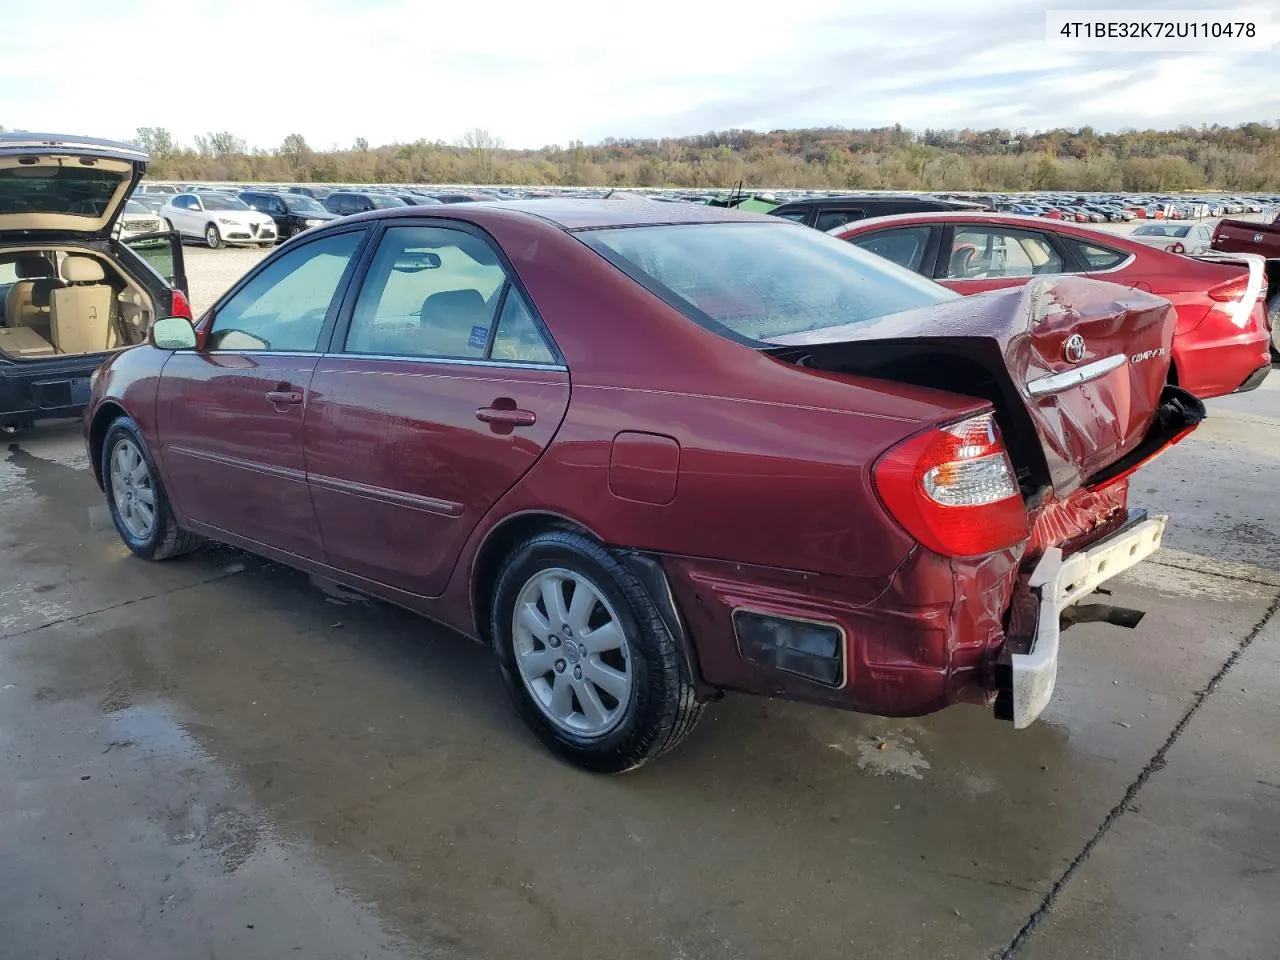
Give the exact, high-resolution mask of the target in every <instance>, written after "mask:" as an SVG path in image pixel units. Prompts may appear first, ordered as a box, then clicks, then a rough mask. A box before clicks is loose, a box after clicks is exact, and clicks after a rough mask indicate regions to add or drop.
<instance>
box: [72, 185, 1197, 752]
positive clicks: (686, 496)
mask: <svg viewBox="0 0 1280 960" xmlns="http://www.w3.org/2000/svg"><path fill="white" fill-rule="evenodd" d="M1172 337H1173V315H1172V311H1171V309H1170V308H1169V306H1168V304H1167V303H1165V302H1164V301H1162V300H1158V299H1156V298H1154V297H1151V296H1148V295H1147V294H1144V293H1142V292H1139V291H1134V290H1131V289H1127V288H1124V287H1116V286H1111V285H1107V284H1101V283H1095V282H1093V281H1088V280H1079V279H1070V278H1067V279H1064V280H1062V281H1059V282H1057V283H1043V284H1039V285H1033V286H1031V287H1027V288H1025V289H1017V290H1011V291H1008V292H1007V293H1003V294H996V295H993V296H992V297H989V298H985V299H984V301H983V302H982V304H981V305H980V306H977V307H975V302H974V301H966V300H964V299H962V298H959V297H957V296H956V295H955V294H953V293H951V292H949V291H947V290H945V289H944V288H942V287H940V286H938V285H937V284H934V283H932V282H931V281H928V280H924V279H922V278H920V277H917V276H915V275H913V274H911V273H910V272H908V271H906V270H902V269H901V268H899V267H897V266H895V265H893V264H891V263H888V262H887V261H885V260H882V259H881V258H879V257H875V256H872V255H871V254H868V253H865V252H863V251H861V250H858V249H857V248H856V247H853V246H851V245H849V244H845V243H841V242H839V241H837V240H834V239H832V238H831V237H827V236H825V235H823V234H821V233H818V232H816V231H813V230H810V229H808V228H806V227H802V226H799V225H796V224H792V223H789V222H787V221H784V220H779V219H778V218H776V217H767V216H751V215H745V214H740V213H737V212H735V211H731V210H725V209H717V208H713V207H700V206H693V205H689V206H683V205H678V204H658V203H653V202H644V201H630V202H620V201H616V200H601V201H590V200H551V199H548V200H528V201H520V202H506V203H492V204H483V203H481V204H458V205H449V206H447V207H434V208H431V209H430V210H425V209H422V208H401V209H396V210H381V211H375V212H373V213H371V214H367V215H361V216H356V217H348V218H345V219H342V220H340V221H335V222H334V223H332V224H329V225H326V226H324V227H320V228H317V229H315V230H311V231H307V232H306V233H304V234H301V235H300V236H298V237H296V238H294V239H293V240H290V241H289V242H288V243H286V244H284V245H283V246H282V247H280V248H279V249H278V250H277V251H276V252H275V253H274V254H273V255H272V256H270V257H268V258H267V259H266V260H264V261H263V262H262V263H261V264H260V265H259V266H258V267H257V268H256V269H255V270H254V271H253V272H251V273H250V274H249V275H248V276H246V277H245V278H244V279H243V280H241V281H240V283H239V284H237V285H236V286H235V287H234V288H232V289H231V290H230V291H229V292H228V293H227V294H225V295H224V296H223V297H222V299H220V300H219V301H218V302H217V303H216V304H215V305H214V307H213V308H212V309H211V310H210V311H209V312H208V313H207V314H205V316H204V317H202V318H201V319H200V320H199V321H198V322H197V323H196V324H195V325H194V328H193V326H192V324H191V323H190V322H189V321H187V320H183V319H180V318H173V319H167V320H162V321H160V322H159V323H157V324H156V325H155V326H154V328H153V333H152V335H151V343H150V344H149V345H146V346H141V347H138V348H136V349H133V350H129V351H126V352H123V353H121V354H119V355H117V356H115V357H113V358H112V359H111V360H110V361H109V362H108V363H107V364H105V365H104V366H103V367H102V368H101V370H100V371H99V373H98V374H97V375H96V378H95V383H94V387H93V397H92V403H91V406H90V409H89V411H88V412H87V413H86V418H85V426H86V436H87V441H88V445H89V451H90V455H91V457H92V462H93V464H94V466H95V469H96V470H97V473H98V478H99V481H100V483H101V484H102V486H103V489H104V491H105V493H106V495H107V500H108V503H109V505H110V509H111V512H112V515H113V517H114V518H115V523H116V526H117V529H118V530H119V533H120V536H121V537H122V538H123V539H124V542H125V543H126V544H128V546H129V548H130V549H131V550H132V551H133V552H134V553H136V554H137V555H139V556H141V557H144V558H148V559H153V560H161V559H166V558H169V557H175V556H178V555H179V554H182V553H185V552H188V551H191V550H193V549H195V548H196V547H197V546H198V545H199V544H200V542H201V540H202V538H206V537H207V538H213V539H216V540H219V541H224V542H226V543H230V544H234V545H236V546H239V547H242V548H244V549H246V550H250V551H254V552H256V553H260V554H263V555H265V556H267V557H271V558H274V559H276V560H279V561H282V562H284V563H288V564H292V565H294V566H296V567H300V568H302V569H304V570H308V571H312V572H314V573H317V574H320V575H322V576H325V577H329V578H332V579H334V580H337V581H340V582H342V583H344V584H348V585H350V586H351V587H353V588H356V589H358V590H362V591H365V592H367V593H369V594H373V595H376V596H378V597H382V598H384V599H386V600H389V601H391V602H393V603H397V604H400V605H403V606H405V607H408V608H411V609H413V610H416V611H419V612H421V613H423V614H426V615H427V616H430V617H432V618H434V619H436V620H439V621H441V622H443V623H445V624H448V625H449V626H452V627H454V628H456V629H457V630H459V631H462V632H463V633H465V634H467V635H469V636H471V637H474V638H477V639H481V640H483V641H484V642H486V643H491V644H493V646H494V647H495V649H496V651H497V654H498V657H499V659H500V662H501V664H502V671H503V674H504V676H505V678H506V682H507V685H508V687H509V689H510V692H511V695H512V697H513V698H514V700H515V703H516V705H517V707H518V709H519V711H520V712H521V714H522V715H523V716H524V718H525V719H526V720H527V721H528V722H529V724H530V725H531V726H532V728H533V729H534V730H535V731H536V732H537V734H538V735H539V736H540V737H541V738H542V739H543V740H544V741H545V742H546V743H547V744H549V745H550V746H551V747H552V748H553V749H554V750H556V751H557V752H558V753H560V754H561V755H562V756H565V757H567V758H569V759H571V760H572V761H574V762H575V763H578V764H581V765H582V766H584V767H587V768H589V769H593V770H600V771H620V770H625V769H629V768H631V767H634V766H636V765H638V764H640V763H643V762H644V761H646V760H648V759H651V758H652V757H654V756H657V755H658V754H659V753H661V752H662V751H663V750H665V749H667V748H669V747H671V746H672V745H674V744H675V743H677V742H678V741H679V740H680V739H681V738H683V737H684V736H685V734H687V733H688V732H689V730H690V729H691V728H692V726H693V724H694V722H695V720H696V719H697V718H698V716H699V713H700V712H701V710H702V707H703V705H704V704H705V703H706V702H707V701H708V700H711V699H714V698H715V697H717V696H718V695H719V694H720V693H721V692H722V691H725V690H737V691H746V692H750V693H758V694H767V695H771V696H781V697H788V698H794V699H800V700H807V701H811V702H814V703H821V704H828V705H831V706H836V707H842V708H846V709H851V710H862V711H871V712H875V713H881V714H890V715H911V714H922V713H927V712H929V711H933V710H938V709H940V708H941V707H944V706H946V705H947V704H951V703H956V702H961V701H964V702H975V703H984V704H993V705H994V706H995V709H996V712H997V714H998V715H999V716H1002V717H1004V718H1006V719H1009V720H1012V721H1013V722H1014V724H1015V726H1018V727H1022V726H1025V725H1027V724H1028V723H1030V722H1032V720H1034V719H1035V717H1036V716H1037V715H1038V714H1039V713H1040V712H1041V711H1042V710H1043V709H1044V707H1045V706H1046V704H1047V703H1048V702H1049V698H1050V696H1051V694H1052V691H1053V684H1054V678H1055V676H1056V672H1057V662H1058V646H1059V645H1058V640H1059V613H1060V611H1061V610H1062V609H1063V608H1065V607H1067V606H1068V605H1070V604H1073V603H1075V601H1076V600H1078V599H1079V598H1080V597H1082V596H1084V595H1085V594H1087V593H1089V592H1090V591H1091V590H1092V589H1093V587H1095V586H1096V585H1097V584H1098V583H1101V582H1102V581H1103V580H1105V579H1107V578H1109V577H1111V576H1114V575H1115V574H1116V573H1118V572H1120V571H1121V570H1124V569H1125V568H1126V567H1128V566H1131V565H1132V564H1134V563H1136V562H1138V561H1139V560H1141V559H1142V558H1143V557H1145V556H1147V555H1148V554H1150V553H1151V552H1152V551H1154V550H1155V549H1156V548H1157V547H1158V546H1159V543H1160V538H1161V535H1162V531H1163V529H1164V522H1165V520H1164V518H1163V517H1147V516H1146V515H1145V514H1144V513H1142V512H1141V511H1136V510H1130V509H1129V507H1128V503H1127V494H1128V484H1127V477H1128V475H1129V473H1130V472H1132V470H1134V469H1136V468H1137V466H1138V465H1139V464H1141V463H1142V462H1144V461H1145V460H1146V459H1148V458H1150V457H1151V456H1153V455H1155V454H1156V453H1158V452H1159V451H1160V450H1162V449H1163V448H1164V447H1165V446H1167V445H1168V444H1169V443H1170V442H1172V441H1174V440H1175V439H1176V438H1177V437H1178V436H1180V435H1181V434H1182V433H1183V432H1185V431H1187V430H1189V429H1191V428H1192V427H1193V426H1194V425H1195V423H1197V422H1198V421H1199V419H1200V418H1201V417H1202V416H1203V408H1202V406H1201V405H1200V404H1199V402H1198V401H1197V400H1196V399H1195V398H1194V397H1192V396H1190V395H1189V394H1187V393H1185V392H1183V391H1181V390H1179V389H1177V388H1176V387H1168V386H1166V385H1165V381H1166V374H1167V371H1168V364H1169V346H1170V343H1171V340H1172Z"/></svg>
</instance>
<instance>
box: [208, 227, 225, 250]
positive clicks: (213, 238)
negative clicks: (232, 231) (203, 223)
mask: <svg viewBox="0 0 1280 960" xmlns="http://www.w3.org/2000/svg"><path fill="white" fill-rule="evenodd" d="M204 242H205V243H207V244H208V245H209V249H210V250H217V249H218V248H219V247H221V246H222V234H221V233H219V232H218V225H217V224H216V223H211V224H209V225H208V226H207V227H205V228H204Z"/></svg>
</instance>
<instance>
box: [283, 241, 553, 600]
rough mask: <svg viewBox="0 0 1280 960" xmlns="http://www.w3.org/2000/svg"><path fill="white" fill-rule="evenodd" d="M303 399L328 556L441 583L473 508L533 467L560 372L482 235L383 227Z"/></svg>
mask: <svg viewBox="0 0 1280 960" xmlns="http://www.w3.org/2000/svg"><path fill="white" fill-rule="evenodd" d="M348 300H349V301H353V306H352V309H351V316H350V320H349V323H348V329H347V330H346V333H345V336H344V337H341V336H340V337H335V347H336V346H337V344H339V343H342V346H341V349H340V350H339V351H338V352H335V353H334V354H332V355H329V356H325V357H324V358H322V359H321V360H320V363H319V365H318V366H317V367H316V371H315V376H314V378H313V380H312V391H311V396H312V401H311V403H310V405H309V406H308V407H307V431H306V443H307V474H308V478H309V480H310V483H311V496H312V501H313V502H314V503H315V509H316V513H317V515H318V517H319V520H320V529H321V532H322V533H323V536H324V543H325V551H326V555H327V557H328V561H329V563H330V564H331V565H333V566H335V567H339V568H340V569H343V570H346V571H348V572H350V573H353V574H355V575H357V576H359V577H364V578H366V579H369V580H373V581H376V582H378V583H382V584H386V585H388V586H391V587H394V588H396V589H399V590H404V591H407V592H409V593H413V594H417V595H420V596H436V595H438V594H440V593H442V592H443V591H444V588H445V585H446V583H447V582H448V579H449V575H450V574H451V572H452V571H453V567H454V564H455V562H456V560H457V557H458V554H459V553H460V552H461V550H462V547H463V545H464V543H465V542H466V539H467V537H468V536H469V535H470V533H471V531H472V530H473V529H474V528H475V526H476V524H477V523H478V522H479V520H480V518H481V517H483V516H484V514H485V513H486V512H487V511H488V510H489V508H490V507H492V506H493V504H494V503H496V502H497V500H498V499H499V498H500V497H501V496H502V495H503V494H504V493H506V492H507V491H508V490H509V489H510V488H511V487H512V486H513V485H514V484H515V483H516V481H517V480H519V479H520V477H522V476H523V475H524V474H525V472H526V471H527V470H528V469H529V468H530V467H532V466H533V464H534V463H535V462H536V461H537V459H538V457H539V456H540V455H541V454H542V451H543V450H544V449H545V448H546V447H547V445H548V444H549V443H550V442H551V438H552V437H553V436H554V435H555V432H556V430H557V429H558V427H559V426H560V421H561V419H562V418H563V417H564V412H565V409H566V407H567V405H568V401H569V375H568V373H567V371H566V370H565V368H564V365H563V363H562V361H561V360H560V358H559V356H558V354H557V353H556V352H555V350H554V348H553V347H552V345H551V343H550V339H549V337H547V336H546V335H545V332H544V330H543V328H542V325H541V322H540V321H539V320H538V319H537V318H536V317H535V315H534V313H533V311H532V310H531V308H530V306H529V303H528V300H527V299H526V297H525V296H524V295H523V294H522V293H521V291H520V290H519V288H518V286H517V285H516V284H515V283H514V282H513V278H512V277H511V275H510V274H509V273H508V272H507V270H506V269H505V268H504V267H503V265H502V264H501V263H500V262H499V259H498V257H497V256H496V255H495V251H494V250H493V248H492V247H491V246H490V244H489V242H488V241H487V240H486V239H485V238H483V237H481V236H480V235H478V234H476V233H472V232H469V231H466V230H463V229H454V228H450V227H437V226H402V227H401V226H397V227H392V228H389V229H388V230H387V231H386V232H385V233H384V234H383V237H382V240H381V242H380V243H379V246H378V249H377V252H376V253H375V255H374V257H373V260H372V262H371V263H370V266H369V269H368V272H367V275H366V278H365V280H364V282H363V284H362V287H361V290H360V291H359V294H358V296H355V297H351V296H349V297H348Z"/></svg>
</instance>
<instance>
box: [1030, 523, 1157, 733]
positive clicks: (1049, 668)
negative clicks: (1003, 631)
mask: <svg viewBox="0 0 1280 960" xmlns="http://www.w3.org/2000/svg"><path fill="white" fill-rule="evenodd" d="M1168 519H1169V518H1168V517H1152V518H1149V519H1147V520H1143V521H1142V522H1140V523H1137V524H1135V525H1133V526H1131V527H1126V528H1125V529H1123V530H1121V531H1119V532H1117V533H1115V534H1113V535H1112V536H1110V537H1108V538H1107V539H1105V540H1102V541H1100V542H1098V543H1095V544H1094V545H1093V546H1091V547H1089V548H1088V549H1087V550H1081V551H1080V552H1079V553H1073V554H1072V555H1071V556H1070V557H1068V558H1066V559H1065V560H1064V559H1063V558H1062V551H1061V550H1060V549H1058V548H1057V547H1053V548H1051V549H1049V550H1046V551H1045V554H1044V556H1043V557H1041V558H1040V562H1039V563H1038V564H1036V568H1035V570H1034V571H1033V572H1032V574H1031V579H1030V581H1029V582H1028V586H1029V587H1030V588H1031V590H1032V592H1033V593H1035V594H1036V595H1037V596H1038V600H1039V605H1040V609H1039V622H1038V624H1037V627H1036V634H1035V638H1034V640H1033V641H1032V644H1031V649H1030V650H1029V651H1028V652H1027V653H1025V654H1018V653H1015V654H1013V655H1012V657H1011V658H1010V659H1011V660H1012V663H1013V671H1012V673H1013V680H1012V693H1013V725H1014V727H1015V728H1016V729H1018V730H1021V729H1024V728H1025V727H1028V726H1030V725H1031V724H1032V723H1033V722H1034V721H1035V719H1036V718H1037V717H1038V716H1040V714H1041V713H1042V712H1044V708H1045V707H1047V706H1048V705H1049V700H1050V699H1051V698H1052V697H1053V685H1054V681H1055V680H1056V679H1057V676H1058V640H1059V626H1058V619H1059V614H1060V613H1061V612H1062V610H1063V609H1064V608H1066V607H1069V606H1071V604H1073V603H1075V602H1076V601H1078V600H1080V599H1081V598H1082V597H1085V596H1088V595H1089V594H1090V593H1092V592H1093V591H1094V590H1095V589H1096V588H1097V587H1098V586H1099V585H1100V584H1102V583H1104V582H1105V581H1107V580H1110V579H1111V578H1112V577H1114V576H1115V575H1116V574H1118V573H1122V572H1124V571H1125V570H1128V569H1129V568H1130V567H1132V566H1133V565H1134V564H1136V563H1138V562H1140V561H1142V560H1145V559H1146V558H1147V557H1149V556H1151V554H1153V553H1155V552H1156V551H1157V550H1159V549H1160V541H1161V539H1162V538H1163V537H1164V525H1165V523H1166V522H1167V521H1168Z"/></svg>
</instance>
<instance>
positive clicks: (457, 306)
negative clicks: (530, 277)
mask: <svg viewBox="0 0 1280 960" xmlns="http://www.w3.org/2000/svg"><path fill="white" fill-rule="evenodd" d="M506 282H507V275H506V271H504V270H503V268H502V265H501V264H500V263H499V262H498V258H497V256H496V255H495V253H494V252H493V249H492V248H491V247H490V246H489V244H488V243H486V242H485V241H483V240H481V239H480V238H479V237H476V236H475V235H473V234H470V233H467V232H465V231H462V230H453V229H449V228H446V227H392V228H391V229H389V230H387V231H386V233H385V234H383V237H382V242H381V243H380V244H379V245H378V252H377V253H376V254H375V255H374V258H373V262H372V263H371V264H370V265H369V272H368V274H367V276H366V278H365V281H364V284H363V286H362V288H361V290H360V296H359V299H358V300H357V301H356V307H355V311H354V313H353V314H352V317H351V329H350V331H349V332H348V334H347V345H346V352H347V353H366V354H384V355H391V356H406V357H435V358H441V359H465V360H481V359H484V357H485V354H486V350H487V349H488V346H489V332H490V328H491V327H492V326H493V321H494V316H495V315H496V313H497V311H498V306H499V301H500V300H501V294H502V291H503V287H504V285H505V284H506Z"/></svg>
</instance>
